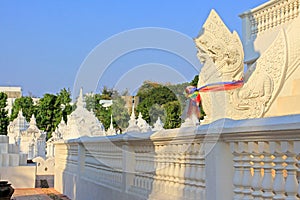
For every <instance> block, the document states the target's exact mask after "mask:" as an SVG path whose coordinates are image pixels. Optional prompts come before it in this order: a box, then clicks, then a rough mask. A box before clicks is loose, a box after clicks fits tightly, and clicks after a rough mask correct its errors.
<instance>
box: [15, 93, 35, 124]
mask: <svg viewBox="0 0 300 200" xmlns="http://www.w3.org/2000/svg"><path fill="white" fill-rule="evenodd" d="M21 109H22V112H23V116H24V117H25V118H26V121H28V122H29V121H30V117H31V116H32V115H33V114H34V115H36V106H35V105H34V103H33V99H32V98H31V97H29V96H28V97H27V96H24V97H20V98H17V99H16V100H15V102H14V104H13V107H12V112H11V116H10V120H11V121H12V120H14V119H15V118H16V117H17V116H18V113H19V111H20V110H21Z"/></svg>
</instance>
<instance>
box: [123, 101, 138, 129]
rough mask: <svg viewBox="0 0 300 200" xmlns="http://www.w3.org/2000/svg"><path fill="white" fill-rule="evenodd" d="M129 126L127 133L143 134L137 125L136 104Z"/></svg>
mask: <svg viewBox="0 0 300 200" xmlns="http://www.w3.org/2000/svg"><path fill="white" fill-rule="evenodd" d="M128 123H129V125H128V127H127V129H126V131H125V132H141V131H140V128H139V127H138V125H137V120H136V117H135V113H134V104H133V105H132V111H131V115H130V120H129V121H128Z"/></svg>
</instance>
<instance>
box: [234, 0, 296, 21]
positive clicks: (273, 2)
mask: <svg viewBox="0 0 300 200" xmlns="http://www.w3.org/2000/svg"><path fill="white" fill-rule="evenodd" d="M285 1H287V0H270V1H268V2H266V3H264V4H261V5H259V6H257V7H255V8H253V9H250V10H247V11H245V12H243V13H241V14H239V17H241V18H244V17H245V16H248V15H251V14H254V13H257V12H260V11H263V10H267V9H268V8H270V7H273V6H275V5H276V4H280V3H282V2H285ZM288 1H295V0H288Z"/></svg>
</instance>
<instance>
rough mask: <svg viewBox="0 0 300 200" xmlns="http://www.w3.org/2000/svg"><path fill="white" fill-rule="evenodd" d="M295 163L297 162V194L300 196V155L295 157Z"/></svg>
mask: <svg viewBox="0 0 300 200" xmlns="http://www.w3.org/2000/svg"><path fill="white" fill-rule="evenodd" d="M297 162H298V163H297V164H298V174H297V176H298V196H299V197H300V155H298V157H297Z"/></svg>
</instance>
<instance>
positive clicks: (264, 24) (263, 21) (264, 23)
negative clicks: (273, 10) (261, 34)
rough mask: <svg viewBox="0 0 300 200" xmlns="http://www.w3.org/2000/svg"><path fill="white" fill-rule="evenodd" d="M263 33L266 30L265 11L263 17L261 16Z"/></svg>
mask: <svg viewBox="0 0 300 200" xmlns="http://www.w3.org/2000/svg"><path fill="white" fill-rule="evenodd" d="M261 21H262V23H261V26H262V27H261V31H264V30H266V15H265V11H262V16H261Z"/></svg>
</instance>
